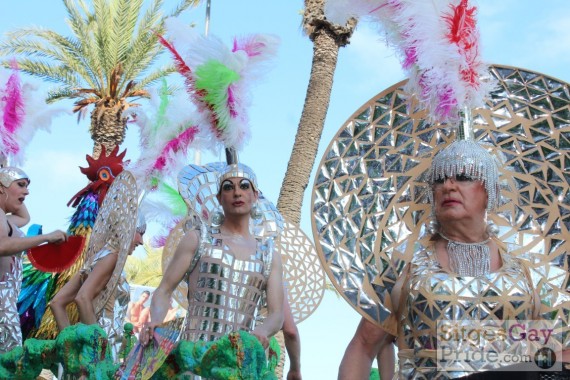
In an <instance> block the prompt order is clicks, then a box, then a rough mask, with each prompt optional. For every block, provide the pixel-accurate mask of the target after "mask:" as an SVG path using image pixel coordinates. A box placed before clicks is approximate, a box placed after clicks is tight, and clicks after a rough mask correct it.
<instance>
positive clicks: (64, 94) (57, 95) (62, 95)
mask: <svg viewBox="0 0 570 380" xmlns="http://www.w3.org/2000/svg"><path fill="white" fill-rule="evenodd" d="M77 96H78V95H77V90H76V89H74V88H71V87H68V86H61V87H57V88H53V89H51V90H49V92H48V94H47V97H46V102H47V103H53V102H56V101H58V100H62V99H73V98H76V97H77Z"/></svg>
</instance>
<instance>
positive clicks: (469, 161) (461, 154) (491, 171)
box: [428, 140, 500, 212]
mask: <svg viewBox="0 0 570 380" xmlns="http://www.w3.org/2000/svg"><path fill="white" fill-rule="evenodd" d="M460 174H464V175H466V176H468V177H470V178H473V179H476V180H479V181H483V183H484V184H485V189H486V190H487V197H488V202H487V211H488V212H491V211H494V210H495V208H496V207H497V203H498V201H499V196H500V194H499V189H500V187H499V168H498V166H497V161H496V159H495V158H494V157H493V156H492V155H491V154H489V152H488V151H487V150H486V149H485V147H484V145H482V144H479V143H477V142H475V141H472V140H457V141H454V142H453V143H451V144H450V145H449V146H447V147H445V149H442V150H440V151H439V153H438V154H436V155H435V157H434V158H433V160H432V164H431V169H430V172H429V174H428V178H429V182H430V183H431V184H432V185H433V183H435V181H437V180H444V179H445V178H454V177H455V176H456V175H460ZM430 199H431V201H432V202H431V203H432V207H433V193H432V189H431V188H430Z"/></svg>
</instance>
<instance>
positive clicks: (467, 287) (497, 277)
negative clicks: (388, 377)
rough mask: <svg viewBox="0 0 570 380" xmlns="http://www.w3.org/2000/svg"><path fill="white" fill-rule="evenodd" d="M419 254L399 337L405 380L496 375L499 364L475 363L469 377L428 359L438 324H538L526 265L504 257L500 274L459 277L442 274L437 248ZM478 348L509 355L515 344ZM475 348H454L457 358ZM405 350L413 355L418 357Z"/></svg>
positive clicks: (465, 344) (467, 344)
mask: <svg viewBox="0 0 570 380" xmlns="http://www.w3.org/2000/svg"><path fill="white" fill-rule="evenodd" d="M414 249H415V250H416V251H417V252H416V253H415V255H414V258H413V259H412V263H411V267H410V269H409V273H408V274H407V276H408V281H407V283H406V284H405V285H404V289H403V291H404V292H406V293H407V298H406V300H405V308H404V312H403V315H402V321H401V325H400V326H399V333H398V335H399V337H401V339H400V340H399V341H398V347H399V349H401V350H403V351H404V353H403V357H404V358H405V359H406V360H404V362H403V363H401V365H400V373H399V376H400V378H406V379H415V378H418V377H419V378H421V377H422V376H426V377H427V378H455V377H460V376H466V375H468V374H469V372H473V371H483V370H489V369H494V368H495V367H493V364H497V363H493V362H472V363H470V364H471V367H469V366H468V367H467V368H465V371H454V372H439V371H437V368H436V367H435V362H434V361H433V357H430V355H429V351H433V350H434V349H435V348H436V347H437V320H440V321H441V320H453V321H458V320H460V321H461V320H463V321H468V320H472V321H473V322H474V323H478V324H480V325H481V326H485V325H488V324H491V323H492V322H494V321H502V320H514V319H517V320H531V319H533V318H534V315H535V305H536V303H535V301H536V297H537V296H538V294H539V293H540V292H536V293H535V287H534V284H533V280H532V278H531V277H530V271H529V269H528V268H527V267H526V265H527V264H526V263H525V262H524V261H523V260H515V259H512V258H510V256H509V255H508V254H505V253H502V254H501V258H502V259H503V265H502V267H501V269H500V270H499V271H497V272H493V273H489V274H487V275H485V276H479V277H459V276H457V275H455V274H450V273H449V272H447V271H445V270H443V269H442V268H441V266H440V265H439V263H438V262H437V258H436V256H435V252H433V250H432V247H428V248H423V247H417V246H416V247H414ZM498 305H501V306H500V307H499V306H498ZM569 305H570V304H569ZM478 343H479V344H483V345H484V346H483V347H485V346H486V349H490V347H489V346H490V345H493V349H494V350H495V351H496V352H500V353H504V352H507V351H508V350H510V347H509V346H508V345H509V343H511V344H512V343H513V341H509V340H497V341H494V342H487V341H485V342H478ZM517 343H518V342H517ZM472 344H473V342H472V341H470V340H468V339H467V340H461V339H458V341H454V342H453V346H454V349H455V351H456V352H463V351H464V350H469V349H472ZM519 346H520V344H519ZM519 348H520V347H519ZM406 350H413V355H410V354H409V352H408V351H406ZM424 351H428V352H424ZM431 356H433V355H431ZM420 373H421V374H422V376H419V374H420Z"/></svg>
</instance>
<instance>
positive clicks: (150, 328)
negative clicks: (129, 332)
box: [139, 323, 156, 346]
mask: <svg viewBox="0 0 570 380" xmlns="http://www.w3.org/2000/svg"><path fill="white" fill-rule="evenodd" d="M155 327H156V326H155V325H153V324H150V323H145V324H144V325H143V327H142V328H141V331H140V332H139V342H141V344H142V345H143V346H148V345H149V343H150V342H151V341H152V337H153V336H154V328H155Z"/></svg>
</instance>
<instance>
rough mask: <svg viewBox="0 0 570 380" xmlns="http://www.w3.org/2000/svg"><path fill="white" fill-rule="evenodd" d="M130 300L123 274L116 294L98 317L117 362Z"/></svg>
mask: <svg viewBox="0 0 570 380" xmlns="http://www.w3.org/2000/svg"><path fill="white" fill-rule="evenodd" d="M130 299H131V296H130V286H129V283H128V282H127V276H126V273H125V272H122V273H121V277H120V278H119V281H118V283H117V286H116V288H115V293H114V294H113V295H112V296H111V297H109V299H108V300H107V304H106V305H105V307H104V308H103V309H102V310H101V312H100V313H99V315H97V321H98V323H99V326H101V327H102V328H103V330H105V333H107V337H108V338H109V347H110V349H111V354H112V355H113V360H114V361H115V362H118V361H119V350H120V349H121V344H122V338H123V330H124V324H125V317H126V315H127V307H128V305H129V301H130Z"/></svg>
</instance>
